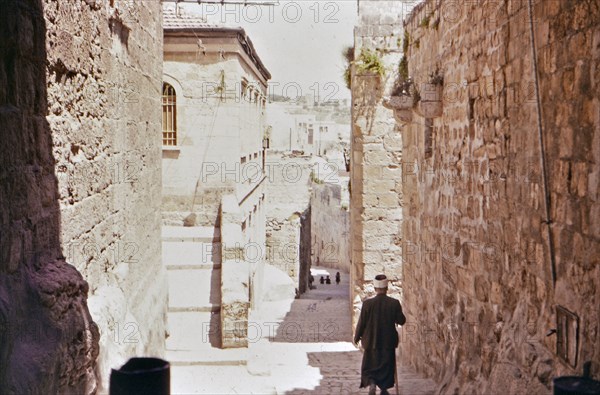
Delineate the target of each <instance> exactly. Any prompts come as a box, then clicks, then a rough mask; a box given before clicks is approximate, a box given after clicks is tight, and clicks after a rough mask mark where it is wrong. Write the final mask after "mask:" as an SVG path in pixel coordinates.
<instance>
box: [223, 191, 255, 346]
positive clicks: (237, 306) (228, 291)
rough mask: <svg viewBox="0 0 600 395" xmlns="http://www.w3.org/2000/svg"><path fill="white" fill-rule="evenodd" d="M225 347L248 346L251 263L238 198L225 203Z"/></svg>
mask: <svg viewBox="0 0 600 395" xmlns="http://www.w3.org/2000/svg"><path fill="white" fill-rule="evenodd" d="M220 217H221V256H222V266H221V344H222V347H223V348H238V347H247V346H248V313H249V308H250V294H249V290H250V283H249V282H250V264H249V263H248V262H246V259H245V256H244V237H243V233H242V226H241V219H242V212H241V210H240V207H239V205H238V203H237V199H236V197H235V195H225V196H223V199H222V201H221V209H220Z"/></svg>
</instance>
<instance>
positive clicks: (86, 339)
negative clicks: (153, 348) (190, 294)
mask: <svg viewBox="0 0 600 395" xmlns="http://www.w3.org/2000/svg"><path fill="white" fill-rule="evenodd" d="M46 59H47V56H46V27H45V21H44V8H43V2H42V1H41V0H18V1H17V0H0V393H3V394H5V393H8V394H13V393H14V394H26V393H47V394H50V393H78V394H86V393H91V392H93V391H95V388H96V378H95V375H94V369H95V360H96V357H97V355H98V339H99V332H98V328H97V327H96V325H95V324H94V322H93V321H92V318H91V316H90V313H89V311H88V308H87V304H86V301H87V293H88V285H87V283H86V281H85V280H84V279H83V277H82V276H81V274H80V273H79V272H78V271H77V270H76V269H75V268H74V267H73V266H71V265H69V264H68V263H66V262H65V258H64V255H63V253H62V249H61V244H60V207H59V203H58V196H59V195H58V184H57V179H56V176H55V161H54V158H53V156H52V148H53V147H52V131H51V130H50V127H49V125H48V123H47V121H46V114H47V109H48V98H47V91H46V66H47V67H48V68H49V71H50V74H52V73H54V74H56V75H59V74H62V73H61V72H60V70H61V65H60V64H49V65H46ZM66 78H69V76H68V75H63V79H62V81H63V82H64V80H65V79H66ZM57 83H61V82H57Z"/></svg>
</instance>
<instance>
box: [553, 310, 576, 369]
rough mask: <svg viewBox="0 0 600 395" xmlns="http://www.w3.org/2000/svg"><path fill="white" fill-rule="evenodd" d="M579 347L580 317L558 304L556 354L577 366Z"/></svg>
mask: <svg viewBox="0 0 600 395" xmlns="http://www.w3.org/2000/svg"><path fill="white" fill-rule="evenodd" d="M578 348H579V317H578V316H577V315H576V314H575V313H572V312H570V311H569V310H567V309H565V308H564V307H562V306H556V354H557V355H558V356H559V358H560V359H562V360H563V361H564V362H566V363H568V364H569V365H571V366H572V367H575V366H577V350H578Z"/></svg>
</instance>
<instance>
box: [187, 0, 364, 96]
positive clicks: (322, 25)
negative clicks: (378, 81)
mask: <svg viewBox="0 0 600 395" xmlns="http://www.w3.org/2000/svg"><path fill="white" fill-rule="evenodd" d="M254 1H255V0H254ZM249 2H253V0H249ZM182 7H184V8H185V9H186V10H188V12H194V13H201V14H202V15H205V16H207V17H208V18H209V21H211V22H215V21H218V22H221V23H225V24H227V25H237V26H242V27H243V28H244V29H245V30H246V33H247V34H248V35H249V37H250V39H251V40H252V42H253V44H254V47H255V48H256V51H257V52H258V55H259V57H260V58H261V59H262V61H263V63H264V64H265V66H266V67H267V69H268V70H269V71H270V72H271V74H272V79H271V92H272V93H274V94H278V95H284V96H288V97H292V98H294V97H295V96H296V95H297V94H298V88H297V87H298V86H299V87H300V89H301V93H302V94H303V95H306V94H310V95H315V94H316V91H317V87H318V90H319V91H320V94H319V95H320V96H319V100H320V101H324V100H326V99H343V98H350V91H349V90H348V89H347V88H346V86H345V83H344V80H343V77H342V76H343V72H344V64H345V61H344V58H343V56H342V51H343V49H344V48H345V47H347V46H352V45H353V43H354V39H353V30H354V25H355V22H356V18H357V15H356V8H357V4H356V0H341V1H340V0H338V1H326V0H320V1H316V0H296V1H288V0H280V1H279V4H277V5H266V6H256V5H249V6H246V7H244V6H243V5H241V4H228V5H224V6H221V5H220V4H201V5H195V4H185V5H184V6H182ZM277 84H279V85H277ZM286 87H287V88H286ZM311 88H312V89H311Z"/></svg>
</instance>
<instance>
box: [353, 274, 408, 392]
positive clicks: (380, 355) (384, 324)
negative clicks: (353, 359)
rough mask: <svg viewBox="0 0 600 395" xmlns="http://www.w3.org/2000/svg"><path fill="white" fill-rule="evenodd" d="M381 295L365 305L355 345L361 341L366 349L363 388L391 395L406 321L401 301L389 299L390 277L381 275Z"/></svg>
mask: <svg viewBox="0 0 600 395" xmlns="http://www.w3.org/2000/svg"><path fill="white" fill-rule="evenodd" d="M373 285H374V286H375V292H376V293H377V295H375V296H374V297H372V298H370V299H367V300H365V301H364V302H363V306H362V310H361V312H360V318H359V319H358V324H357V325H356V333H355V335H354V344H355V345H356V346H358V342H359V341H360V342H361V344H362V348H363V349H364V354H363V360H362V368H361V377H360V388H363V387H369V395H375V386H378V387H379V388H380V389H381V394H382V395H385V394H389V392H388V391H387V389H388V388H391V387H393V386H394V376H395V373H396V347H398V332H397V331H396V324H397V325H404V323H405V322H406V317H405V316H404V314H403V313H402V306H401V305H400V302H399V301H398V300H397V299H394V298H391V297H389V296H387V295H386V293H387V289H388V280H387V277H386V276H385V275H383V274H380V275H377V276H376V277H375V280H374V281H373Z"/></svg>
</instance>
